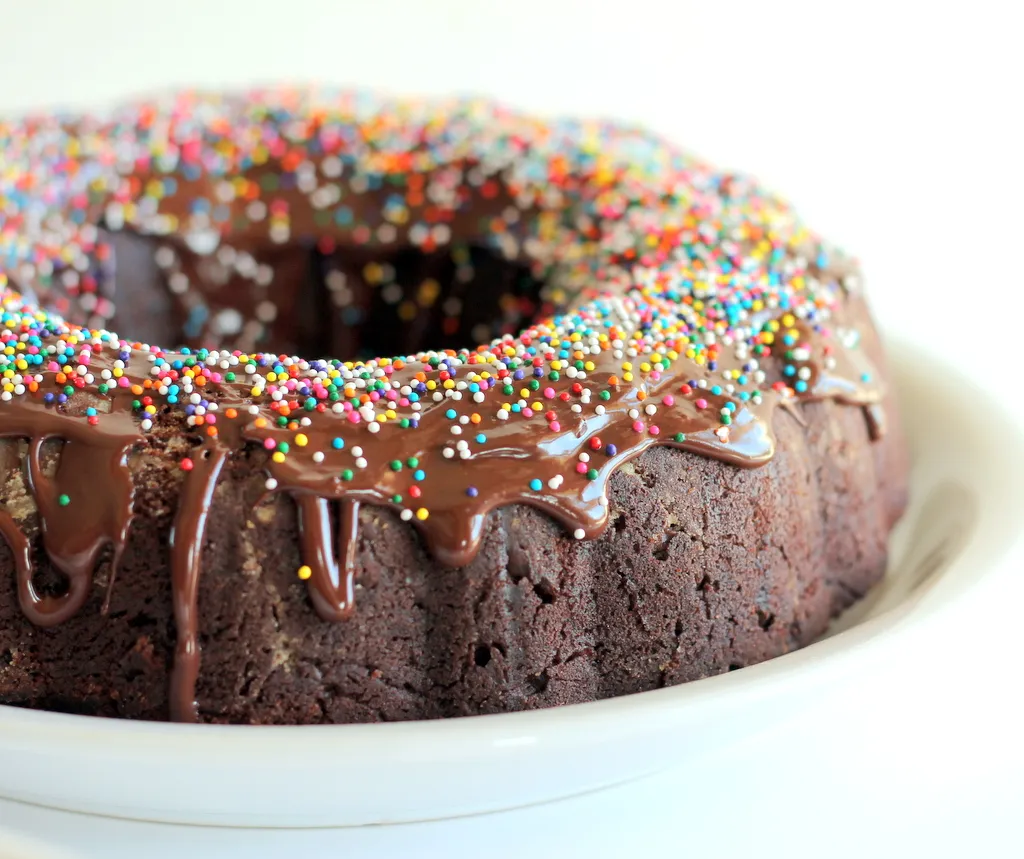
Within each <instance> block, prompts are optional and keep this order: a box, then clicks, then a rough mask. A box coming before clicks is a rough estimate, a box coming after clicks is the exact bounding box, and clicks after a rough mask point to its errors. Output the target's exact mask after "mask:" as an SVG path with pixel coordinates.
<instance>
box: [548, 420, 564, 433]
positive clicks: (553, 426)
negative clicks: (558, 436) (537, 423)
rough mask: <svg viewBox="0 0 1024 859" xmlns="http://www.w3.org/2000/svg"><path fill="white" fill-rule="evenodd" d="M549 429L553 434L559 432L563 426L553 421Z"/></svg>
mask: <svg viewBox="0 0 1024 859" xmlns="http://www.w3.org/2000/svg"><path fill="white" fill-rule="evenodd" d="M548 428H549V429H550V430H551V432H559V431H560V430H561V429H562V425H561V424H560V423H559V422H558V421H552V422H551V423H549V424H548Z"/></svg>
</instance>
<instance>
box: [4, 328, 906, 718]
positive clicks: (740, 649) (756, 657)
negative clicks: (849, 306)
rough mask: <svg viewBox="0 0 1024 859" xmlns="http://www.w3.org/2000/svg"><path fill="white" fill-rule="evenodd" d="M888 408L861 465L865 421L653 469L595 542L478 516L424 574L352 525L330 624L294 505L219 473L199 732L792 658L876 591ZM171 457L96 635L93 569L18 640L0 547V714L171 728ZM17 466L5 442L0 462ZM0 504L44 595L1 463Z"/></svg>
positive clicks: (502, 515)
mask: <svg viewBox="0 0 1024 859" xmlns="http://www.w3.org/2000/svg"><path fill="white" fill-rule="evenodd" d="M860 315H861V317H862V330H863V331H865V332H866V335H865V336H866V338H867V341H868V342H867V344H866V348H867V349H868V350H869V351H870V353H871V356H872V358H873V359H874V360H875V361H876V365H877V366H881V365H882V357H881V354H880V348H879V346H878V344H877V340H876V338H875V337H874V335H873V334H872V333H871V328H870V323H869V322H868V321H867V318H866V314H865V313H862V314H860ZM884 410H885V414H886V421H887V424H888V426H887V432H886V434H885V436H884V437H883V438H882V439H881V440H879V441H877V442H875V443H872V442H871V439H870V435H869V426H868V424H867V422H866V421H865V419H864V415H863V413H862V412H861V410H860V409H851V408H848V407H844V406H842V405H839V404H836V403H834V402H831V401H825V402H821V403H812V404H807V405H804V406H802V407H801V408H800V411H799V419H798V418H797V417H796V416H794V415H793V414H792V413H790V412H788V411H783V410H779V411H778V412H776V414H775V416H774V430H775V433H776V435H777V439H778V447H777V451H776V454H775V456H774V458H773V459H772V460H771V461H770V462H769V463H768V464H767V465H765V466H764V467H762V468H758V469H741V468H736V467H735V466H732V465H729V464H726V463H723V462H720V461H717V460H712V459H708V458H705V457H702V456H699V455H696V454H692V453H688V452H685V451H680V450H674V449H669V448H661V447H656V448H652V449H650V450H647V451H645V452H644V453H642V454H641V455H640V456H639V457H637V458H636V459H635V460H633V461H632V462H631V463H628V464H627V465H626V466H624V467H623V468H621V469H620V470H619V471H618V472H617V473H616V474H615V475H614V476H613V477H612V478H611V481H610V496H611V501H612V511H611V519H612V524H611V525H610V527H609V528H608V530H607V531H606V532H605V534H604V535H603V536H601V537H600V538H598V539H596V540H593V541H579V540H575V539H573V538H572V537H571V536H568V535H566V533H565V531H564V529H563V528H562V527H561V525H559V524H557V523H555V522H554V521H552V520H551V519H549V518H547V517H546V516H545V515H544V514H543V513H540V512H538V511H536V510H535V509H532V508H530V507H525V506H518V505H517V506H510V507H507V508H504V509H502V510H501V511H499V512H497V513H494V514H491V516H490V517H489V519H488V522H487V525H486V528H485V536H484V539H483V543H482V546H481V549H480V552H479V553H478V555H477V557H476V558H475V560H474V561H473V562H472V563H471V564H470V565H469V566H467V567H464V568H461V569H452V568H445V567H442V566H440V565H438V564H437V563H436V562H435V561H433V560H432V558H431V556H430V555H429V553H428V552H427V551H426V550H425V549H424V546H423V543H422V541H421V539H420V537H419V535H418V534H417V533H416V531H415V530H414V529H413V528H412V527H411V526H410V525H408V524H407V523H404V522H401V521H400V520H399V519H398V517H397V516H395V515H394V514H392V513H390V512H388V511H385V510H382V509H380V508H373V507H364V508H363V510H362V511H361V516H360V528H359V533H360V539H359V546H358V558H357V562H356V569H357V570H358V572H357V578H356V601H357V605H358V610H357V611H356V612H354V613H353V615H352V617H351V618H349V619H348V620H346V621H344V622H342V623H329V622H326V621H323V620H321V619H320V618H318V617H317V615H316V613H315V612H314V611H313V609H312V607H311V606H310V603H309V598H308V596H307V594H306V589H305V587H304V586H303V585H302V583H301V582H299V581H297V580H296V578H295V575H294V570H295V568H296V567H297V566H298V565H299V564H301V562H302V559H301V557H300V553H299V539H298V534H297V518H296V511H295V505H294V504H293V503H292V502H291V500H290V499H288V498H286V497H281V496H272V497H271V498H270V499H269V500H267V501H266V502H264V503H262V504H257V502H258V501H259V498H260V496H261V495H262V494H263V493H264V487H263V479H262V476H261V475H262V469H261V468H260V467H259V465H260V459H261V458H262V457H264V455H265V454H264V453H263V452H262V451H252V452H251V453H250V454H249V455H247V456H246V457H240V458H237V459H236V460H234V461H232V462H230V463H229V464H228V465H227V466H226V471H225V473H224V474H223V475H222V478H221V480H220V481H219V483H218V486H217V489H216V491H215V492H214V496H213V505H212V508H211V511H210V517H211V521H210V527H209V529H208V531H207V534H208V537H207V540H206V543H205V545H204V546H203V556H202V557H203V576H202V578H201V580H200V594H199V607H200V622H199V628H200V630H201V634H200V643H201V646H202V649H203V661H202V667H201V672H200V675H199V681H198V685H197V700H198V704H199V717H200V719H201V720H204V721H209V722H234V723H239V722H240V723H262V724H275V723H276V724H280V723H287V724H293V723H294V724H313V723H321V722H334V723H341V722H366V721H378V720H389V721H390V720H398V719H414V718H436V717H442V716H453V715H465V714H472V713H489V712H503V711H510V710H520V709H528V708H535V707H545V706H553V705H557V704H567V703H574V702H581V701H589V700H594V699H599V698H605V697H609V696H613V695H621V694H627V693H630V692H638V691H643V690H647V689H655V688H659V687H661V686H666V685H673V684H676V683H681V682H685V681H688V680H693V679H696V678H699V677H704V676H708V675H712V674H717V673H720V672H724V671H727V670H729V669H731V668H734V667H739V666H745V665H750V664H753V663H756V662H759V661H761V660H764V659H768V658H771V657H773V656H776V655H779V654H782V653H786V652H788V651H790V650H793V649H796V648H797V647H801V646H803V645H805V644H808V643H810V642H811V641H813V640H814V639H815V638H816V637H818V636H819V635H820V634H821V633H822V632H823V631H824V630H825V629H826V627H827V626H828V623H829V621H830V619H831V618H832V617H833V616H834V615H835V614H836V613H837V612H838V611H839V610H841V609H842V608H844V607H846V606H847V605H849V604H850V603H852V602H853V601H854V600H856V599H857V598H858V597H859V596H861V595H862V594H864V593H865V592H866V591H867V590H868V589H869V588H870V587H871V586H872V585H873V584H874V583H875V582H877V580H878V579H879V578H880V577H881V576H882V574H883V572H884V569H885V564H886V555H887V549H886V543H887V538H888V534H889V531H890V528H891V526H892V524H893V523H894V522H895V521H896V519H897V518H898V516H899V515H900V513H901V512H902V510H903V507H904V505H905V501H906V491H907V453H906V449H905V445H904V441H903V438H902V434H901V432H900V426H899V419H898V414H897V412H896V409H895V406H894V404H893V402H892V399H891V397H890V398H888V399H887V400H886V402H885V404H884ZM801 420H802V421H803V422H804V423H806V426H804V425H802V424H801V422H800V421H801ZM185 444H186V442H185V441H184V438H183V437H174V436H173V434H170V433H169V434H168V438H167V440H166V441H165V442H163V443H162V444H161V445H160V446H158V447H163V448H164V452H163V453H158V454H156V455H154V453H153V452H152V451H151V452H150V453H149V455H147V456H145V457H137V458H134V459H133V460H132V463H131V467H132V470H133V472H134V475H135V481H136V485H137V487H138V494H137V497H136V520H135V522H134V524H133V527H132V529H131V532H130V536H129V540H128V545H127V548H126V549H125V552H124V556H123V558H122V561H121V564H120V566H119V570H118V573H117V581H116V584H115V586H114V587H113V589H112V591H111V595H110V605H109V609H108V611H107V612H106V613H105V614H104V613H103V612H102V608H103V603H104V600H105V598H106V594H107V585H108V582H109V574H110V566H109V563H104V564H101V566H100V569H99V570H98V573H97V575H96V577H95V580H94V583H93V586H92V592H91V594H90V596H89V598H88V600H87V602H86V603H85V605H84V606H83V608H82V610H81V611H80V612H79V613H78V614H77V615H76V616H75V617H74V618H72V619H70V620H68V621H66V622H65V623H64V624H62V625H60V626H57V627H56V628H53V629H40V628H37V627H36V626H34V625H33V624H31V623H29V622H28V621H27V620H26V619H25V617H24V615H23V614H22V612H21V611H20V610H19V608H18V604H17V599H16V594H15V588H14V583H15V576H14V571H13V568H12V556H11V553H10V551H9V550H8V549H7V548H6V547H5V546H3V545H2V544H0V703H6V704H17V705H22V706H30V707H39V708H45V709H51V710H64V711H68V712H77V713H89V714H96V715H106V716H120V717H128V718H145V719H166V718H167V717H168V698H167V695H168V680H169V674H170V670H171V664H172V661H173V651H174V642H175V626H174V619H173V611H172V604H171V584H170V581H171V577H170V570H169V566H168V560H167V559H168V549H167V543H168V535H169V531H170V528H171V524H172V520H173V515H174V511H175V505H176V503H177V499H178V495H179V492H180V484H181V482H182V479H183V474H182V472H181V470H180V468H178V467H177V462H178V459H179V458H180V456H181V450H180V448H181V446H182V445H185ZM18 447H19V443H17V442H14V441H10V440H3V441H0V449H3V450H4V451H5V453H6V454H8V455H10V454H11V453H12V452H13V451H16V450H17V449H18ZM20 447H21V448H22V449H23V448H24V445H23V444H21V445H20ZM0 501H2V502H3V503H4V504H5V505H6V507H7V509H8V510H10V511H11V512H12V513H13V515H15V516H16V517H17V518H18V519H19V521H20V524H21V525H22V527H24V529H25V531H26V533H27V534H29V535H30V536H31V537H32V539H33V541H34V544H35V549H36V557H38V558H40V561H39V567H40V569H39V572H38V577H39V579H40V581H46V580H47V578H48V577H52V576H53V573H52V570H51V569H50V568H49V566H48V563H47V561H46V560H45V553H44V552H42V551H40V550H39V536H38V522H37V519H36V517H35V516H34V514H33V506H34V505H33V502H32V498H31V495H30V494H28V493H26V491H25V487H24V481H23V478H22V473H21V470H20V466H19V464H18V463H14V464H13V465H12V464H11V462H10V460H8V463H7V466H6V476H5V478H4V480H3V484H2V490H0ZM51 580H53V579H51Z"/></svg>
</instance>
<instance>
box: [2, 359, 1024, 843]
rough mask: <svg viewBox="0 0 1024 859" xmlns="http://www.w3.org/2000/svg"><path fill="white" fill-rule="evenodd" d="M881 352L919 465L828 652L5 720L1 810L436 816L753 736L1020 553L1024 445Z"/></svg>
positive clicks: (142, 815) (268, 819)
mask: <svg viewBox="0 0 1024 859" xmlns="http://www.w3.org/2000/svg"><path fill="white" fill-rule="evenodd" d="M890 351H891V357H892V365H893V369H894V372H895V380H896V383H897V385H898V387H899V393H900V397H901V404H902V407H903V410H904V412H905V420H906V426H907V432H908V434H909V436H910V438H911V442H912V445H913V451H914V458H915V466H914V478H913V489H912V493H913V498H912V504H911V508H910V510H909V511H908V515H907V516H906V518H905V520H904V522H903V523H902V524H901V526H900V528H899V530H898V532H897V533H896V534H895V535H894V538H893V562H892V568H891V571H890V574H889V577H888V580H887V582H886V583H885V584H883V585H882V586H880V587H879V588H878V589H876V590H875V591H874V592H873V593H872V595H871V596H870V597H869V599H868V600H866V601H864V602H863V603H862V604H860V605H859V606H857V607H856V608H854V609H853V610H852V611H851V612H850V613H848V614H847V615H844V616H843V617H842V618H840V619H839V621H837V623H836V625H835V629H834V630H832V631H831V632H830V634H829V635H828V636H826V638H825V639H824V640H822V641H821V642H819V643H817V644H814V645H812V646H811V647H808V648H805V649H804V650H802V651H798V652H796V653H792V654H789V655H787V656H784V657H781V658H778V659H774V660H771V661H770V662H766V663H763V664H761V665H757V666H753V667H751V668H746V669H743V670H742V671H735V672H731V673H729V674H725V675H722V676H719V677H713V678H709V679H707V680H701V681H698V682H695V683H689V684H686V685H683V686H678V687H675V688H671V689H662V690H658V691H655V692H646V693H642V694H638V695H631V696H626V697H622V698H617V699H613V700H609V701H601V702H596V703H592V704H582V705H575V706H572V707H564V708H559V709H551V710H543V711H535V712H529V713H515V714H507V715H499V716H482V717H475V718H463V719H451V720H445V721H435V722H408V723H394V724H381V725H345V726H324V727H225V726H205V725H200V726H187V725H168V724H153V723H131V722H120V721H116V720H104V719H93V718H86V717H80V716H68V715H61V714H53V713H43V712H33V711H28V710H21V709H16V708H7V707H0V761H2V766H0V796H4V797H8V798H12V799H19V800H22V801H26V802H32V803H37V804H41V805H47V806H51V807H55V808H63V809H69V810H76V811H85V812H92V813H99V814H105V815H112V816H119V817H128V818H134V819H140V820H154V821H169V822H180V823H191V824H212V825H228V826H261V827H267V826H270V827H307V826H342V825H359V824H371V823H373V824H382V823H397V822H407V821H414V820H429V819H442V818H448V817H455V816H459V815H466V814H473V813H479V812H484V811H494V810H499V809H507V808H514V807H517V806H522V805H529V804H533V803H542V802H546V801H549V800H553V799H556V798H560V797H566V796H571V795H575V794H580V793H584V792H586V791H593V790H597V789H600V788H602V787H606V786H609V785H612V784H616V783H622V782H626V781H629V780H632V779H636V778H638V777H640V776H643V775H645V774H650V773H653V772H656V771H659V770H663V769H666V768H668V767H670V766H678V765H680V764H683V763H685V762H686V761H687V760H690V759H693V758H694V756H696V755H698V754H700V753H701V752H702V751H703V750H704V749H707V748H713V747H716V746H719V745H721V744H722V743H726V742H730V741H733V740H735V739H738V738H740V737H742V736H745V735H748V734H750V733H751V731H752V730H754V729H760V728H763V727H765V726H766V725H769V724H771V723H773V722H775V721H777V720H778V719H780V718H782V717H784V716H785V715H786V714H789V713H792V712H793V711H794V710H795V709H799V708H800V707H802V706H807V705H808V704H810V703H812V702H813V701H814V700H816V699H820V698H821V697H822V696H824V695H827V694H829V693H830V691H834V690H835V689H836V688H837V687H838V686H840V685H841V684H845V683H850V682H855V678H856V676H857V675H858V674H863V673H864V672H870V671H872V670H874V669H876V668H877V667H878V666H879V665H881V664H882V660H891V659H892V658H898V654H899V649H900V641H901V639H903V637H904V636H908V635H913V634H915V632H917V631H919V630H921V629H923V628H924V626H925V625H929V624H934V623H942V621H943V617H944V614H945V612H946V610H947V609H948V608H949V607H950V606H951V605H953V604H954V603H955V602H956V600H957V598H958V597H959V596H960V595H962V594H963V593H964V592H965V591H966V590H967V589H970V588H971V587H972V586H973V585H974V584H975V583H976V582H978V581H979V580H980V579H981V578H982V577H983V576H987V575H989V574H991V573H992V572H994V571H995V570H996V569H998V568H999V567H1000V566H1001V565H1003V564H1005V563H1007V562H1008V560H1009V559H1010V558H1011V556H1012V555H1013V554H1014V549H1015V547H1017V546H1019V545H1020V544H1021V543H1022V537H1021V535H1019V534H1018V533H1017V532H1018V529H1017V527H1016V524H1015V522H1014V515H1015V513H1014V511H1017V510H1020V509H1022V508H1024V504H1022V501H1024V489H1022V485H1021V481H1020V476H1021V475H1022V474H1024V468H1022V455H1024V454H1022V452H1024V433H1022V432H1021V430H1020V429H1018V427H1017V425H1016V423H1015V422H1014V421H1013V419H1012V418H1011V417H1010V416H1009V415H1007V414H1005V413H1004V410H1003V408H1002V406H1001V404H1000V403H999V402H998V400H996V399H995V398H993V397H991V396H990V395H988V394H987V393H985V392H983V391H977V390H975V386H973V385H972V384H971V383H970V381H969V380H967V379H965V378H963V376H962V375H960V374H959V371H957V370H956V368H955V367H952V366H949V367H947V366H944V365H943V364H942V363H941V359H934V358H931V357H928V358H927V359H925V358H923V357H922V355H921V354H920V353H919V351H917V350H916V349H915V348H914V347H912V346H908V345H903V344H899V343H896V344H893V345H892V346H891V349H890ZM936 360H938V361H939V362H940V363H938V364H937V363H936ZM957 390H959V391H970V392H971V397H970V399H969V400H968V398H967V397H965V396H963V395H954V396H951V395H950V392H951V391H957ZM968 402H969V404H970V407H969V408H967V406H966V405H965V404H966V403H968ZM996 427H997V428H998V429H995V428H996Z"/></svg>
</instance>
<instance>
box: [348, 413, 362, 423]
mask: <svg viewBox="0 0 1024 859" xmlns="http://www.w3.org/2000/svg"><path fill="white" fill-rule="evenodd" d="M348 419H349V420H350V421H351V422H352V423H354V424H357V423H359V420H360V418H359V412H357V411H355V410H354V409H353V410H352V411H351V412H349V413H348Z"/></svg>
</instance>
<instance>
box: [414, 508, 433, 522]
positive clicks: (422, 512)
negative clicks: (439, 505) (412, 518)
mask: <svg viewBox="0 0 1024 859" xmlns="http://www.w3.org/2000/svg"><path fill="white" fill-rule="evenodd" d="M429 515H430V511H429V510H428V509H427V508H426V507H421V508H420V509H419V510H417V511H416V518H417V519H419V520H420V521H421V522H422V521H423V520H424V519H426V518H427V517H428V516H429Z"/></svg>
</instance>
